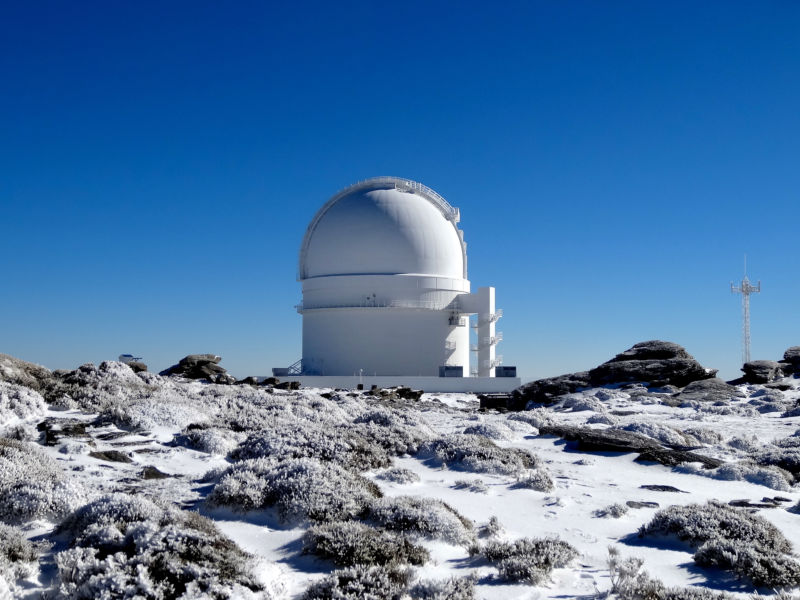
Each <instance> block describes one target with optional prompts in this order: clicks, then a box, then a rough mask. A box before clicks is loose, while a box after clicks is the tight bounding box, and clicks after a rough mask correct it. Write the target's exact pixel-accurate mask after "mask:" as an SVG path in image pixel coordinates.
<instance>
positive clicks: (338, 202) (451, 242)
mask: <svg viewBox="0 0 800 600" xmlns="http://www.w3.org/2000/svg"><path fill="white" fill-rule="evenodd" d="M457 223H458V210H457V209H455V208H453V207H452V206H450V205H449V204H448V203H447V202H446V201H445V200H444V198H442V197H441V196H439V195H438V194H437V193H436V192H434V191H433V190H431V189H430V188H427V187H426V186H424V185H422V184H419V183H416V182H413V181H410V180H407V179H401V178H398V177H377V178H374V179H368V180H366V181H362V182H360V183H357V184H355V185H352V186H350V187H348V188H346V189H345V190H343V191H341V192H340V193H338V194H337V195H335V196H334V197H333V198H331V199H330V200H329V201H328V202H327V203H326V204H325V205H324V206H323V207H322V208H321V209H320V210H319V211H318V212H317V214H316V216H315V217H314V219H313V220H312V221H311V224H310V225H309V226H308V230H307V231H306V235H305V239H304V240H303V245H302V247H301V251H300V265H299V267H300V271H299V278H300V279H301V280H305V279H309V278H314V277H327V276H334V275H399V274H415V275H432V276H436V277H450V278H454V279H462V278H463V279H466V276H467V274H466V250H465V245H464V242H463V239H462V233H461V232H460V231H459V229H458V226H457Z"/></svg>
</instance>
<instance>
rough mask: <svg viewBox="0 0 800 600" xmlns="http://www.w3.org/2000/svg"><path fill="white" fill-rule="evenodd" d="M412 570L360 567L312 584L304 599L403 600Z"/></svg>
mask: <svg viewBox="0 0 800 600" xmlns="http://www.w3.org/2000/svg"><path fill="white" fill-rule="evenodd" d="M410 581H411V571H409V570H408V569H403V568H401V567H397V566H373V567H370V566H367V565H356V566H354V567H349V568H347V569H341V570H339V571H334V572H333V573H331V574H330V575H328V576H327V577H325V578H324V579H322V580H321V581H318V582H317V583H314V584H312V585H311V586H310V587H309V588H308V589H307V590H306V591H305V593H304V594H303V596H302V598H303V600H401V598H402V597H403V596H404V595H405V593H406V591H407V589H408V584H409V582H410Z"/></svg>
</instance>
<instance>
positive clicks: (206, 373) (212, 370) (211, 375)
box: [159, 354, 236, 384]
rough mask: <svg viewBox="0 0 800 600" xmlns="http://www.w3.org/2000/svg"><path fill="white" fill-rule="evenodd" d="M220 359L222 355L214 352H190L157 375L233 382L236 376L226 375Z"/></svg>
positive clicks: (215, 381) (225, 382)
mask: <svg viewBox="0 0 800 600" xmlns="http://www.w3.org/2000/svg"><path fill="white" fill-rule="evenodd" d="M221 360H222V357H221V356H217V355H216V354H190V355H188V356H185V357H183V358H182V359H181V360H180V361H178V364H177V365H172V366H171V367H170V368H168V369H164V370H163V371H161V373H159V375H164V376H170V375H176V376H179V377H186V378H187V379H206V380H208V381H210V382H211V383H224V384H230V383H235V382H236V378H235V377H233V376H231V375H228V373H227V371H226V369H225V368H224V367H220V366H219V364H218V363H219V361H221Z"/></svg>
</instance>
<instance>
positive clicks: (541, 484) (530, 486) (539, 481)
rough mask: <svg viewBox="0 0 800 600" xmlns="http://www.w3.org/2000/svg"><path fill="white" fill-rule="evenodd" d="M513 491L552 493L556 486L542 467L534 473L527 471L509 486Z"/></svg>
mask: <svg viewBox="0 0 800 600" xmlns="http://www.w3.org/2000/svg"><path fill="white" fill-rule="evenodd" d="M511 487H512V488H514V489H526V490H535V491H537V492H552V491H553V490H554V489H555V488H556V486H555V484H554V483H553V479H552V478H551V477H550V474H549V473H548V472H547V471H546V470H545V469H544V467H542V468H539V469H536V470H535V471H528V472H527V473H525V475H523V476H522V477H519V478H517V480H516V481H515V482H514V483H513V484H511Z"/></svg>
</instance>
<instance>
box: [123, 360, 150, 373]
mask: <svg viewBox="0 0 800 600" xmlns="http://www.w3.org/2000/svg"><path fill="white" fill-rule="evenodd" d="M127 365H128V366H129V367H130V368H131V370H132V371H133V372H134V373H144V372H146V371H147V365H146V364H144V363H143V362H139V361H136V360H132V361H131V362H129V363H127Z"/></svg>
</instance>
